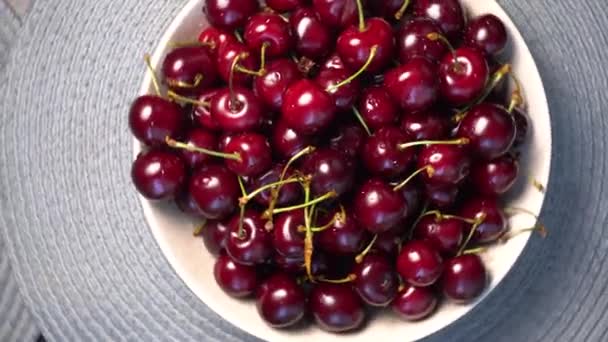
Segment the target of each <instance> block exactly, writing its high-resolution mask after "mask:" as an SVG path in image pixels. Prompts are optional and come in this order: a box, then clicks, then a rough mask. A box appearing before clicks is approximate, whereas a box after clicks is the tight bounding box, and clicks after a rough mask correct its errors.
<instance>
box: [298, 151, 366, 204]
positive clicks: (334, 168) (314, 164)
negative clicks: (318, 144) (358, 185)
mask: <svg viewBox="0 0 608 342" xmlns="http://www.w3.org/2000/svg"><path fill="white" fill-rule="evenodd" d="M302 170H303V171H304V173H305V174H309V175H312V181H311V183H310V188H311V190H312V193H313V194H314V195H318V196H320V195H323V194H326V193H328V192H330V191H334V192H336V194H337V195H338V196H341V195H343V194H345V193H346V192H347V191H349V190H351V189H352V186H353V184H354V181H355V170H354V169H353V167H352V165H351V164H350V163H349V160H348V159H347V158H346V157H345V156H344V155H342V154H341V153H340V152H338V151H335V150H332V149H328V148H324V149H318V150H316V151H314V152H313V153H312V154H310V155H309V156H308V157H307V158H306V159H304V162H303V164H302Z"/></svg>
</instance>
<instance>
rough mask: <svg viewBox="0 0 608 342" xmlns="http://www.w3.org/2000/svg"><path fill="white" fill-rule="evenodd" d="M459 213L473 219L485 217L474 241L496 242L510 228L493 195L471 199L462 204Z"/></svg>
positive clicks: (476, 230) (475, 234)
mask: <svg viewBox="0 0 608 342" xmlns="http://www.w3.org/2000/svg"><path fill="white" fill-rule="evenodd" d="M459 215H460V216H462V217H466V218H469V219H472V220H475V219H480V218H482V217H483V218H484V219H483V221H482V222H481V223H480V224H479V225H478V226H477V228H476V229H475V233H474V234H473V239H472V241H473V242H476V243H492V242H496V241H497V240H498V239H499V238H500V237H501V236H503V235H504V233H505V232H506V231H507V229H508V225H507V218H506V217H505V214H504V212H503V211H502V209H501V208H500V206H499V204H498V200H496V199H495V198H493V197H474V198H471V199H469V200H468V201H466V202H465V203H463V204H462V207H461V208H460V211H459ZM467 234H468V233H467Z"/></svg>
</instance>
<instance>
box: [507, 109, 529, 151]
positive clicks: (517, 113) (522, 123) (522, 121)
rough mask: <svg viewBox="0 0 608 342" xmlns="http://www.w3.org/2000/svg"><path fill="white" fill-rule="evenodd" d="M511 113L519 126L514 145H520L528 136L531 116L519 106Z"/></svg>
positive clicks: (516, 125) (517, 126)
mask: <svg viewBox="0 0 608 342" xmlns="http://www.w3.org/2000/svg"><path fill="white" fill-rule="evenodd" d="M511 114H512V115H513V119H514V120H515V127H516V128H517V129H516V131H517V132H516V134H515V141H514V142H513V146H514V147H518V146H521V145H522V144H523V143H525V142H526V138H527V137H528V131H529V127H530V116H529V115H528V114H527V113H525V112H524V111H522V110H521V109H519V108H517V107H516V108H514V109H513V112H512V113H511Z"/></svg>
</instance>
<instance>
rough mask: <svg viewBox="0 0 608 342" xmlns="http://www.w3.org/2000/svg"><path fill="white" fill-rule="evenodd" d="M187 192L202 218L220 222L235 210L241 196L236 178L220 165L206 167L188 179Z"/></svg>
mask: <svg viewBox="0 0 608 342" xmlns="http://www.w3.org/2000/svg"><path fill="white" fill-rule="evenodd" d="M189 192H190V194H191V195H192V198H193V199H194V201H195V202H196V204H198V206H199V208H200V209H201V212H202V213H203V216H205V217H206V218H208V219H211V220H222V219H225V218H227V217H228V216H230V214H232V213H233V212H234V210H235V209H236V208H237V205H238V198H239V196H240V194H241V192H240V190H239V185H238V182H237V180H236V176H235V175H234V174H233V173H232V172H230V171H228V169H227V168H225V167H224V166H220V165H213V164H212V165H206V166H204V167H203V168H201V169H199V170H196V171H195V172H194V173H193V174H192V177H191V178H190V184H189Z"/></svg>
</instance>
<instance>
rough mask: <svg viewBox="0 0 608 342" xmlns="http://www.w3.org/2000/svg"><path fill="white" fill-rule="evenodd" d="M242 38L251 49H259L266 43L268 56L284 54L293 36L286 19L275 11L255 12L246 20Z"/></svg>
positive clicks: (288, 49) (289, 48) (290, 45)
mask: <svg viewBox="0 0 608 342" xmlns="http://www.w3.org/2000/svg"><path fill="white" fill-rule="evenodd" d="M243 38H244V39H245V42H246V43H247V46H248V47H249V49H250V50H251V51H260V49H261V48H262V45H263V44H264V43H266V44H268V48H267V49H266V55H267V56H268V57H270V58H272V57H277V56H284V55H287V53H288V52H289V51H290V50H291V48H292V46H293V37H292V35H291V31H290V29H289V24H288V22H287V21H285V20H283V18H281V17H280V16H279V15H278V14H275V13H264V12H261V13H257V14H255V15H253V16H251V17H250V18H249V19H248V20H247V24H246V25H245V31H244V34H243Z"/></svg>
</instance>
